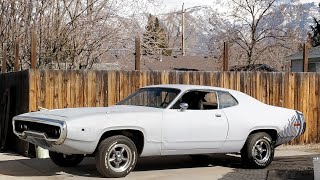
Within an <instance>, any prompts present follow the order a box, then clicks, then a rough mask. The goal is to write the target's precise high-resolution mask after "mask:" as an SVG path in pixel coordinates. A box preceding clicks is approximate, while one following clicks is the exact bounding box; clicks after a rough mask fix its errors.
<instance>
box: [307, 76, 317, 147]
mask: <svg viewBox="0 0 320 180" xmlns="http://www.w3.org/2000/svg"><path fill="white" fill-rule="evenodd" d="M308 76H309V104H308V105H309V108H308V110H309V120H310V123H311V124H310V126H309V127H310V135H309V137H310V138H309V143H316V139H317V137H316V134H317V121H315V120H316V118H317V107H316V106H315V105H316V94H315V91H316V90H315V88H316V76H315V74H314V73H312V74H311V73H310V74H308ZM312 92H313V93H312Z"/></svg>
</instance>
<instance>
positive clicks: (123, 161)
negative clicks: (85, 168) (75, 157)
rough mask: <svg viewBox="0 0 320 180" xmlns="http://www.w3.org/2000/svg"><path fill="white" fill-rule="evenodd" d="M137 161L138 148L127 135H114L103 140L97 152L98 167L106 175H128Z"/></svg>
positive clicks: (112, 176) (117, 176) (113, 176)
mask: <svg viewBox="0 0 320 180" xmlns="http://www.w3.org/2000/svg"><path fill="white" fill-rule="evenodd" d="M136 163H137V148H136V146H135V144H134V143H133V142H132V140H131V139H129V138H128V137H126V136H122V135H119V136H112V137H109V138H107V139H105V140H103V141H102V142H101V143H100V144H99V147H98V151H97V152H96V167H97V170H98V171H99V172H100V174H101V175H102V176H104V177H110V178H119V177H125V176H126V175H128V174H129V173H130V172H131V171H132V170H133V169H134V167H135V165H136Z"/></svg>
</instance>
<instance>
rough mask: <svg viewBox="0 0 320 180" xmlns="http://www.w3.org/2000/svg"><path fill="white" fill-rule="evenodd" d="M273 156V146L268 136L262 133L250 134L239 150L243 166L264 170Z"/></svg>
mask: <svg viewBox="0 0 320 180" xmlns="http://www.w3.org/2000/svg"><path fill="white" fill-rule="evenodd" d="M273 156H274V145H273V143H272V138H271V137H270V135H268V134H267V133H264V132H259V133H255V134H250V135H249V137H248V139H247V141H246V143H245V145H244V147H243V148H242V150H241V159H242V162H243V164H244V165H245V166H247V167H251V168H265V167H267V166H269V165H270V164H271V162H272V160H273Z"/></svg>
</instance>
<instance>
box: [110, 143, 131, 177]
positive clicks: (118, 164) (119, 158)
mask: <svg viewBox="0 0 320 180" xmlns="http://www.w3.org/2000/svg"><path fill="white" fill-rule="evenodd" d="M131 161H132V151H131V149H130V148H129V147H128V146H127V145H125V144H115V145H114V146H113V147H111V150H110V151H109V153H107V154H106V157H105V164H106V167H110V169H112V170H113V171H115V172H123V171H125V170H126V169H127V168H128V167H129V166H130V162H131Z"/></svg>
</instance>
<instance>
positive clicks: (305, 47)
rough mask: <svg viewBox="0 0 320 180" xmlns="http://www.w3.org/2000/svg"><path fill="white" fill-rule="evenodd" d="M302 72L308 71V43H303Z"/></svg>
mask: <svg viewBox="0 0 320 180" xmlns="http://www.w3.org/2000/svg"><path fill="white" fill-rule="evenodd" d="M303 72H308V44H307V43H304V44H303Z"/></svg>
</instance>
